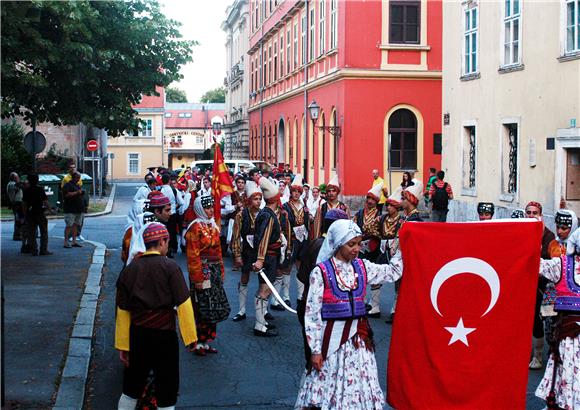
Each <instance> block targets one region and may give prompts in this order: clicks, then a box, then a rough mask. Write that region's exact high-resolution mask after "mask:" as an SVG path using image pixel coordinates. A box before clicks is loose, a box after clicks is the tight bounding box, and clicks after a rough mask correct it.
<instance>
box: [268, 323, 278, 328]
mask: <svg viewBox="0 0 580 410" xmlns="http://www.w3.org/2000/svg"><path fill="white" fill-rule="evenodd" d="M266 327H267V328H268V329H276V325H273V324H272V323H268V324H267V325H266Z"/></svg>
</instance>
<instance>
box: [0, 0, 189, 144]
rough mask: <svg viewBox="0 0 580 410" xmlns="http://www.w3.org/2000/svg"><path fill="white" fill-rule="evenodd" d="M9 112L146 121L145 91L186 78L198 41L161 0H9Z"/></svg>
mask: <svg viewBox="0 0 580 410" xmlns="http://www.w3.org/2000/svg"><path fill="white" fill-rule="evenodd" d="M1 25H2V28H1V30H2V56H1V61H2V66H1V69H2V90H1V97H2V117H3V118H6V117H13V116H23V117H24V119H25V121H26V122H27V124H31V120H32V118H33V117H35V118H36V121H37V122H51V123H53V124H56V125H62V124H76V123H79V122H83V123H85V124H90V125H92V126H95V127H98V128H105V129H107V130H108V132H109V134H110V135H119V134H120V133H122V132H123V131H125V130H127V129H137V128H138V126H139V123H138V120H137V119H136V116H135V115H136V112H135V111H134V110H133V109H132V107H131V105H133V104H137V103H138V102H139V101H140V100H141V98H142V95H154V94H155V87H156V86H168V85H169V84H170V83H171V82H173V81H176V80H179V79H180V78H181V75H180V74H179V69H180V67H181V66H182V65H183V64H185V63H186V62H188V61H191V49H192V47H193V46H194V45H195V44H196V43H195V42H194V41H185V40H183V39H182V38H181V34H180V33H179V31H178V27H179V23H178V22H176V21H174V20H170V19H168V18H166V17H165V16H164V15H163V13H162V12H161V10H160V7H159V4H158V3H157V1H156V0H124V1H88V0H76V1H39V0H34V1H3V2H2V8H1Z"/></svg>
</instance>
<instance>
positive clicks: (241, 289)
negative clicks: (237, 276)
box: [238, 282, 248, 315]
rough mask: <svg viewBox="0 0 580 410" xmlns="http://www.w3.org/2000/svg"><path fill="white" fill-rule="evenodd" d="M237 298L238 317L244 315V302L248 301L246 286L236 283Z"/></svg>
mask: <svg viewBox="0 0 580 410" xmlns="http://www.w3.org/2000/svg"><path fill="white" fill-rule="evenodd" d="M238 298H239V301H240V310H239V312H238V313H239V314H240V315H245V314H246V301H247V299H248V284H247V283H246V284H245V285H244V284H243V283H241V282H240V283H238Z"/></svg>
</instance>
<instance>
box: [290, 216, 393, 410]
mask: <svg viewBox="0 0 580 410" xmlns="http://www.w3.org/2000/svg"><path fill="white" fill-rule="evenodd" d="M361 241H362V232H361V230H360V228H359V227H358V226H357V225H356V224H355V223H354V222H353V221H349V220H339V221H336V222H334V223H333V224H332V225H331V226H330V228H329V229H328V234H327V236H326V239H325V240H324V243H323V245H322V248H321V249H320V253H319V254H318V258H317V263H318V265H317V267H316V268H314V269H313V271H312V273H311V274H310V289H309V291H308V298H307V301H306V315H305V318H304V320H305V328H306V336H307V340H308V344H309V346H310V348H311V350H312V356H311V359H310V362H311V368H310V369H308V370H305V372H304V375H303V377H302V383H301V384H302V386H301V388H300V391H299V393H298V398H297V400H296V404H295V407H294V408H295V409H302V408H313V407H314V408H323V409H331V408H332V409H336V410H342V409H348V410H355V409H382V408H383V404H384V402H385V398H384V395H383V392H382V390H381V387H380V384H379V380H378V372H377V364H376V360H375V355H374V342H373V332H372V329H371V327H370V324H369V321H368V319H367V318H366V311H365V304H364V298H365V293H366V287H367V285H368V284H379V283H383V282H394V281H395V280H397V279H399V278H400V277H401V275H402V272H403V261H402V259H401V255H400V253H399V252H398V253H396V254H395V256H394V257H393V259H392V260H391V262H390V263H389V264H388V265H377V264H374V263H372V262H369V261H367V260H364V259H359V258H358V257H357V256H358V253H359V251H360V248H361Z"/></svg>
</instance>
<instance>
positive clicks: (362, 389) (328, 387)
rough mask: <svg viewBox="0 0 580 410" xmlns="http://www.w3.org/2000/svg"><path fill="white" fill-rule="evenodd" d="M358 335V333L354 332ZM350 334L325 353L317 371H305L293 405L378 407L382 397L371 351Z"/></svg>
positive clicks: (352, 409) (351, 409)
mask: <svg viewBox="0 0 580 410" xmlns="http://www.w3.org/2000/svg"><path fill="white" fill-rule="evenodd" d="M355 337H358V336H355ZM353 339H354V338H352V339H350V340H348V341H347V342H346V343H344V344H343V345H342V346H341V347H340V348H339V349H338V350H337V351H336V352H334V353H333V354H332V355H330V356H328V357H327V358H326V360H325V361H324V363H323V366H322V369H321V371H320V372H318V371H316V370H314V369H313V370H312V371H311V372H310V373H308V372H307V371H305V373H304V375H303V376H302V382H301V388H300V391H299V392H298V399H297V400H296V404H295V406H294V408H295V409H301V408H303V407H320V408H322V409H323V410H324V409H328V410H330V409H332V410H341V409H342V410H356V409H360V410H366V409H373V410H374V409H382V408H383V404H384V403H385V397H384V395H383V391H382V390H381V386H380V384H379V378H378V372H377V362H376V360H375V354H374V352H372V351H369V350H367V348H366V346H365V343H364V341H362V340H361V339H360V338H359V339H358V341H357V344H358V346H359V347H358V348H357V347H356V346H355V343H354V341H353Z"/></svg>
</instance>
